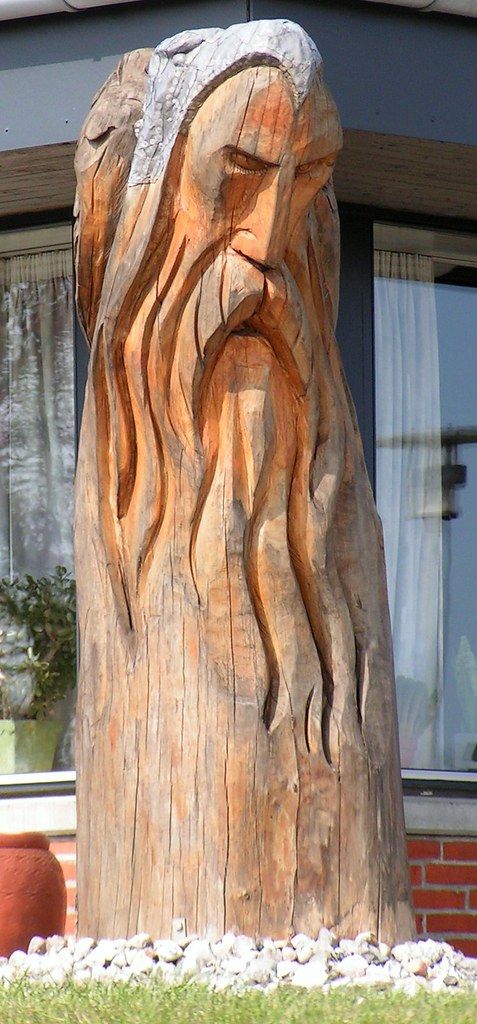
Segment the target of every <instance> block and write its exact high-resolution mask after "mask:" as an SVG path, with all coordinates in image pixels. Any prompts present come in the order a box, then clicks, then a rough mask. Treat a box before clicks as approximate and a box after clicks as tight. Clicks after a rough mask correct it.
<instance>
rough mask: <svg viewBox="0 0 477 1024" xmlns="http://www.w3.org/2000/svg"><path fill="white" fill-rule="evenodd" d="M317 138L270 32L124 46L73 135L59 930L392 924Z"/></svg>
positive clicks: (393, 801)
mask: <svg viewBox="0 0 477 1024" xmlns="http://www.w3.org/2000/svg"><path fill="white" fill-rule="evenodd" d="M148 65H149V71H148V77H146V67H147V66H148ZM340 145H341V133H340V127H339V121H338V116H337V113H336V110H335V107H334V104H333V102H332V100H331V98H330V96H329V94H328V92H327V91H326V88H325V86H324V83H323V79H322V73H321V58H320V57H319V54H318V53H317V51H316V49H315V47H314V45H313V43H312V42H311V40H310V39H309V38H308V37H307V36H306V34H305V33H304V32H303V31H302V30H301V29H299V28H298V27H297V26H295V25H292V24H291V23H289V22H258V23H251V24H248V25H240V26H234V27H233V28H230V29H227V30H226V31H222V30H218V29H216V30H205V31H203V32H195V33H183V34H182V35H180V36H177V37H174V39H172V40H168V41H167V42H165V43H163V44H162V45H161V46H160V47H159V48H158V50H157V51H156V52H155V53H154V54H151V52H149V51H137V52H135V53H132V54H129V55H128V56H126V57H125V58H124V59H123V61H122V62H121V64H120V65H119V68H118V69H117V71H116V72H115V73H114V74H113V75H112V76H111V78H110V79H109V80H108V81H107V82H106V84H105V86H104V87H103V89H102V90H101V92H100V93H99V94H98V96H97V97H96V99H95V101H94V103H93V106H92V109H91V112H90V114H89V116H88V118H87V120H86V123H85V126H84V129H83V133H82V136H81V139H80V142H79V146H78V153H77V177H78V193H77V207H76V213H77V220H76V259H77V281H78V286H77V287H78V307H79V312H80V316H81V319H82V322H83V325H84V328H85V332H86V335H87V337H88V339H89V341H90V343H91V362H90V373H89V381H88V387H87V394H86V402H85V409H84V417H83V424H82V431H81V445H80V457H79V466H78V480H77V504H76V555H77V579H78V594H79V619H80V631H81V671H80V683H79V714H78V721H79V727H78V745H77V756H78V818H79V821H78V857H79V875H78V892H79V930H80V933H87V934H91V935H109V936H119V935H128V934H131V933H134V932H137V931H139V930H146V931H148V932H150V933H151V934H153V935H167V934H169V933H170V930H171V923H172V919H173V918H185V919H186V925H187V929H188V930H189V931H193V932H199V933H205V932H206V931H207V932H208V933H209V934H210V933H211V932H212V933H213V932H215V933H222V932H223V931H224V930H227V929H235V930H238V931H241V932H244V933H246V934H249V935H255V936H259V935H269V936H273V937H282V936H286V935H287V934H289V933H290V932H291V931H303V932H306V933H308V934H311V935H313V934H316V932H317V930H318V929H319V928H320V927H321V926H323V925H326V926H332V927H334V928H335V929H336V930H337V931H338V933H339V934H340V935H352V934H353V933H357V932H359V931H361V930H362V929H371V930H372V931H374V932H376V933H377V934H378V935H379V936H380V937H381V938H383V939H385V940H387V941H392V942H393V941H395V940H397V939H400V938H408V937H410V936H411V935H412V934H413V919H412V912H411V909H410V903H409V888H408V880H407V863H406V858H405V852H404V830H403V817H402V797H401V791H400V776H399V765H398V750H397V736H396V714H395V702H394V693H393V678H392V657H391V639H390V631H389V622H388V611H387V599H386V587H385V573H384V561H383V548H382V538H381V530H380V525H379V520H378V517H377V514H376V511H375V507H374V502H373V497H372V493H371V490H370V486H369V483H368V479H367V475H366V470H365V466H364V461H363V454H362V448H361V443H360V439H359V434H358V430H357V426H356V421H355V414H354V410H353V406H352V402H351V400H350V397H349V394H348V390H347V387H346V384H345V381H344V377H343V371H342V367H341V362H340V357H339V354H338V349H337V345H336V341H335V338H334V334H333V330H334V320H335V312H336V301H337V278H338V245H339V243H338V224H337V217H336V207H335V200H334V195H333V190H332V186H331V182H330V175H331V172H332V167H333V163H334V160H335V158H336V155H337V153H338V151H339V148H340Z"/></svg>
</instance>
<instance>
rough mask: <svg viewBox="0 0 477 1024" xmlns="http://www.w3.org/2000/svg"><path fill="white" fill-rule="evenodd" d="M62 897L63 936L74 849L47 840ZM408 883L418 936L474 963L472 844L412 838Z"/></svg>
mask: <svg viewBox="0 0 477 1024" xmlns="http://www.w3.org/2000/svg"><path fill="white" fill-rule="evenodd" d="M51 850H52V851H53V853H54V854H55V855H56V857H58V860H59V862H60V864H61V867H62V868H63V872H64V875H65V881H66V892H67V915H66V934H67V935H74V932H75V928H76V909H75V900H76V856H75V851H76V843H75V841H74V839H73V838H72V837H71V836H68V837H65V838H55V839H52V840H51ZM408 850H409V864H410V872H411V883H412V889H413V896H414V906H415V908H416V923H417V931H418V934H419V935H420V936H426V937H427V936H430V937H431V938H434V939H445V940H446V941H447V942H450V943H451V945H452V946H455V947H456V948H457V949H460V950H462V952H463V953H466V954H467V955H468V956H476V957H477V840H475V839H455V838H454V839H452V838H448V839H446V838H445V837H442V838H441V837H438V838H434V837H432V838H431V837H427V836H416V837H414V838H412V839H411V838H410V839H409V841H408Z"/></svg>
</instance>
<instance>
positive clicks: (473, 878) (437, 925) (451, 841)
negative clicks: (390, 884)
mask: <svg viewBox="0 0 477 1024" xmlns="http://www.w3.org/2000/svg"><path fill="white" fill-rule="evenodd" d="M408 850H409V864H410V872H411V882H412V889H413V897H414V906H415V908H416V922H417V930H418V932H419V934H420V935H425V936H429V937H431V938H433V939H445V941H446V942H450V944H451V945H452V946H455V947H456V948H457V949H460V950H461V951H462V952H463V953H466V954H467V956H477V840H475V839H460V838H459V839H457V838H455V837H454V838H448V839H446V838H445V837H444V836H443V837H441V836H438V837H432V838H431V837H425V836H416V837H415V838H412V839H409V841H408Z"/></svg>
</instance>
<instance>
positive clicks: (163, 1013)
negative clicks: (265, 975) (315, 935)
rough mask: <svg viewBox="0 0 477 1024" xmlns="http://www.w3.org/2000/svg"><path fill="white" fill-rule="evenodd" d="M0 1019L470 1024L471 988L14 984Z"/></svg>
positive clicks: (0, 1005)
mask: <svg viewBox="0 0 477 1024" xmlns="http://www.w3.org/2000/svg"><path fill="white" fill-rule="evenodd" d="M0 1021H2V1022H5V1024H196V1022H197V1024H476V1021H477V993H475V994H467V993H465V994H464V993H458V994H455V995H452V994H449V995H447V994H443V995H441V994H439V995H430V994H428V993H424V992H423V993H419V994H418V996H416V997H415V998H413V999H409V998H406V997H405V996H403V995H401V994H398V993H389V992H388V993H385V994H384V993H376V992H363V991H361V990H356V989H355V990H352V991H351V990H348V991H346V992H345V991H339V992H334V993H332V994H331V995H329V996H323V995H322V994H320V993H319V992H313V993H310V992H304V991H300V990H296V991H293V990H283V989H282V990H280V991H277V992H275V993H273V994H270V995H265V994H264V993H261V992H247V993H245V994H244V995H242V996H234V995H230V994H225V993H220V994H219V993H212V992H209V991H208V990H207V989H205V988H203V987H202V986H198V985H189V986H186V985H184V986H182V987H174V988H166V987H164V986H163V985H160V984H155V985H150V986H148V987H147V988H146V987H144V988H143V987H141V988H129V987H125V986H114V987H112V986H111V987H109V986H105V985H101V984H98V983H97V984H93V983H91V984H88V985H84V986H81V987H80V986H73V985H68V986H66V987H64V988H62V989H55V988H40V987H33V986H31V985H25V984H24V983H19V984H16V985H12V986H11V988H9V989H2V988H0Z"/></svg>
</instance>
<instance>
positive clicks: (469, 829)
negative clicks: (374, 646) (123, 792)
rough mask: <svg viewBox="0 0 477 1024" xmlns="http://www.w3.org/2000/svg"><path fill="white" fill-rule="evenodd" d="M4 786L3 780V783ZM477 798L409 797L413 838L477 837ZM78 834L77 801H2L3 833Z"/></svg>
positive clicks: (69, 797) (50, 797)
mask: <svg viewBox="0 0 477 1024" xmlns="http://www.w3.org/2000/svg"><path fill="white" fill-rule="evenodd" d="M2 783H3V780H2ZM475 796H476V798H475V799H472V798H469V797H449V796H447V795H445V794H443V795H441V796H405V797H404V816H405V821H406V831H407V832H408V833H409V834H410V835H445V836H454V835H455V836H476V835H477V792H476V794H475ZM32 831H35V832H46V833H47V834H49V835H51V836H61V835H74V834H75V833H76V797H75V796H74V794H73V793H67V794H64V795H58V794H56V795H50V794H44V795H34V796H32V795H31V793H28V795H25V796H21V795H20V794H19V793H18V792H17V794H16V795H15V796H5V797H2V799H1V800H0V832H32Z"/></svg>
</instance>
